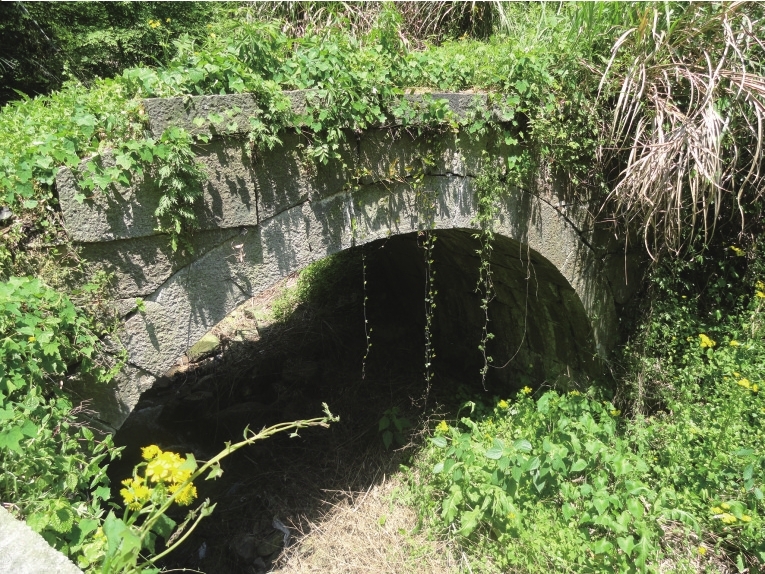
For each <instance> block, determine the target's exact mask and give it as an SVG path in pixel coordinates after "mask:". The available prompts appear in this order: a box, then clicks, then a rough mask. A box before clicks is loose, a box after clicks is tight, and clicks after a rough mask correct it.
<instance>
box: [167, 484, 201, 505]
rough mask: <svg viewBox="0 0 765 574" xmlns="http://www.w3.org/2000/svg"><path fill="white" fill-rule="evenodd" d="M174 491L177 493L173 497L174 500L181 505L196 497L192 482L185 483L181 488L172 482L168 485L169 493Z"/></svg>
mask: <svg viewBox="0 0 765 574" xmlns="http://www.w3.org/2000/svg"><path fill="white" fill-rule="evenodd" d="M176 492H178V494H177V496H176V497H175V502H177V503H178V504H180V505H181V506H188V505H189V504H191V503H192V502H194V499H195V498H196V497H197V487H196V486H194V485H193V484H187V485H186V486H184V487H183V488H181V485H180V484H173V485H172V486H171V487H170V494H175V493H176Z"/></svg>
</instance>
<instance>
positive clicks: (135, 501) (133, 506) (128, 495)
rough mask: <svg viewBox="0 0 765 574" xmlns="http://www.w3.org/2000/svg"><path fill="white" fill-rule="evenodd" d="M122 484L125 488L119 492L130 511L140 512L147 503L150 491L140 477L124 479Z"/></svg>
mask: <svg viewBox="0 0 765 574" xmlns="http://www.w3.org/2000/svg"><path fill="white" fill-rule="evenodd" d="M122 484H124V485H125V488H123V489H122V490H120V494H121V495H122V499H123V500H124V501H125V504H127V507H128V508H129V509H130V510H140V509H141V508H142V507H143V505H144V504H146V503H147V502H149V499H150V498H151V492H152V489H151V488H149V487H148V486H146V484H145V483H144V479H143V478H141V477H140V476H136V477H134V478H126V479H125V480H123V481H122Z"/></svg>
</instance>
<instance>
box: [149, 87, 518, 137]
mask: <svg viewBox="0 0 765 574" xmlns="http://www.w3.org/2000/svg"><path fill="white" fill-rule="evenodd" d="M282 93H283V94H284V95H285V96H286V97H287V98H288V99H289V100H290V106H291V107H292V111H293V113H294V114H296V115H297V116H300V115H302V114H304V113H305V112H306V109H307V107H308V106H309V104H310V103H311V102H312V99H314V98H319V97H320V96H319V93H318V91H317V90H293V91H284V92H282ZM402 99H403V100H405V101H408V102H410V103H411V104H413V105H415V106H418V105H420V106H421V105H425V104H426V103H428V102H430V101H438V100H445V101H446V104H447V105H448V106H449V109H450V110H451V111H452V112H453V113H454V114H455V115H456V116H457V117H458V118H465V117H466V116H467V115H468V114H469V113H470V112H471V110H474V109H476V107H478V108H484V109H488V111H489V112H490V114H491V118H492V119H493V120H495V121H498V122H507V121H509V120H510V119H512V118H511V117H510V116H507V115H506V114H505V112H504V111H503V109H502V107H501V106H499V105H497V104H495V103H492V102H491V97H490V95H489V94H486V93H476V92H426V93H417V94H404V95H403V96H402ZM143 105H144V109H145V111H146V114H147V116H148V118H149V129H150V130H151V133H152V135H153V136H154V137H159V136H160V135H161V134H162V132H163V131H164V130H165V129H167V128H168V127H171V126H176V127H179V128H183V129H184V130H186V131H187V132H189V133H191V134H194V135H197V134H213V135H215V134H226V135H241V134H247V133H249V131H250V118H252V117H257V116H258V115H259V114H260V112H261V108H260V105H259V102H258V96H257V95H256V94H251V93H240V94H222V95H210V96H177V97H172V98H146V99H144V100H143ZM216 115H217V116H219V117H220V118H221V120H220V121H219V122H217V123H215V124H213V123H212V122H211V121H210V116H216ZM400 125H403V122H402V119H401V118H397V117H395V115H392V116H391V123H390V124H389V125H388V127H396V126H400ZM410 125H411V124H410ZM415 125H416V124H415ZM296 127H300V126H299V125H298V126H296Z"/></svg>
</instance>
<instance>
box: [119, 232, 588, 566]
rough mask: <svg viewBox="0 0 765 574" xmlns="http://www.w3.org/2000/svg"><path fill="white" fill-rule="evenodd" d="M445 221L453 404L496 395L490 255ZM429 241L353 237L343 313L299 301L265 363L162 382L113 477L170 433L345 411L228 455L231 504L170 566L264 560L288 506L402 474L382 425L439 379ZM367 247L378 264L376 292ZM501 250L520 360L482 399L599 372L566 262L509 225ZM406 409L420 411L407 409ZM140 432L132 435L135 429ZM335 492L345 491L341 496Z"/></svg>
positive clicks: (502, 316)
mask: <svg viewBox="0 0 765 574" xmlns="http://www.w3.org/2000/svg"><path fill="white" fill-rule="evenodd" d="M433 233H434V234H435V235H436V237H437V241H436V246H435V248H434V253H433V256H434V267H435V270H436V271H437V289H438V291H439V293H438V295H437V307H436V314H435V317H434V328H433V337H434V346H435V348H436V352H437V357H436V360H435V367H436V372H435V380H434V383H433V389H432V393H433V397H432V398H433V400H431V401H430V402H429V405H430V406H431V407H432V405H435V404H443V403H444V402H445V401H447V400H448V397H447V396H446V395H448V394H450V393H453V392H454V390H455V389H457V388H459V387H461V386H468V387H472V388H473V389H474V390H476V392H477V393H482V392H483V391H482V389H481V381H480V377H479V374H478V369H479V367H480V354H479V353H478V350H477V344H478V342H479V338H480V330H481V323H482V319H483V318H482V315H481V312H480V295H478V294H477V293H476V292H475V284H476V280H477V269H478V264H479V259H478V257H477V255H476V248H477V246H478V240H477V239H476V237H475V230H472V229H466V228H456V229H441V230H437V231H434V232H433ZM421 240H422V236H421V234H419V233H418V232H410V233H405V234H400V235H391V236H390V237H386V238H382V239H375V240H372V241H369V242H367V243H365V244H363V245H360V246H356V247H352V248H349V249H346V250H343V252H342V253H340V254H339V255H340V257H341V258H345V260H346V261H349V262H350V263H349V264H348V266H347V269H345V270H344V272H343V274H341V275H340V276H339V277H338V278H336V280H335V282H334V285H333V287H332V288H331V291H332V293H331V296H330V302H329V303H328V304H327V307H328V308H329V309H330V316H329V317H327V316H320V317H313V318H311V317H308V319H300V318H299V316H300V315H301V313H302V312H301V310H300V309H298V312H296V313H294V316H295V317H296V320H295V322H294V323H289V324H287V325H286V326H284V327H283V328H280V327H278V326H277V327H274V329H273V331H264V332H263V334H262V336H261V340H260V341H257V342H255V343H253V345H252V346H251V347H249V350H248V352H247V353H245V355H249V356H250V358H251V363H252V364H251V366H250V367H248V368H245V369H242V368H239V371H243V373H244V374H241V376H240V378H239V379H237V380H233V379H229V376H230V375H229V374H227V373H226V372H225V371H222V370H216V367H214V366H212V365H214V362H213V361H211V362H210V365H211V368H212V371H210V372H203V373H201V376H197V377H195V376H193V375H191V376H189V377H187V378H186V379H184V380H183V381H182V382H181V383H180V385H177V386H172V385H171V386H169V387H168V386H165V385H162V386H160V385H157V387H155V388H153V389H150V390H149V391H148V392H147V393H145V395H144V397H143V399H142V400H141V402H139V404H138V407H137V409H136V410H135V412H134V413H133V415H132V416H131V417H129V418H128V420H127V421H126V423H125V425H124V426H123V428H122V429H121V430H120V431H119V432H118V433H117V436H116V439H117V442H118V443H119V444H128V445H130V446H131V447H132V458H131V450H130V449H129V450H127V451H126V453H125V457H124V458H125V460H124V461H123V463H122V464H121V466H118V465H114V467H113V468H112V469H111V470H110V473H111V476H112V478H113V482H114V484H119V481H120V479H121V478H124V477H125V476H127V475H128V474H129V472H130V470H131V468H132V464H133V463H135V462H137V461H138V460H140V454H139V452H140V451H139V449H138V447H140V446H145V445H147V444H159V446H160V447H161V448H163V449H168V450H174V451H177V452H194V453H195V455H196V456H197V458H199V459H205V458H209V456H210V454H211V453H213V452H215V450H216V449H220V448H221V447H222V445H223V443H224V441H227V440H236V439H237V438H238V437H239V436H241V430H242V428H244V426H245V425H250V426H251V427H252V428H260V427H261V426H264V425H269V424H274V423H276V422H280V421H284V420H293V419H296V418H308V417H311V416H315V415H316V414H317V413H318V412H320V402H322V401H325V402H328V403H329V405H330V407H331V408H332V410H333V412H334V413H335V414H339V415H340V418H341V421H340V423H339V424H338V425H337V426H333V428H331V429H329V430H320V429H311V430H310V431H306V432H305V433H301V437H302V438H301V439H300V440H291V439H289V438H287V437H278V438H274V439H273V440H269V441H267V442H266V443H263V444H262V445H258V446H256V447H253V448H252V449H250V450H244V451H241V452H240V453H238V454H237V457H236V458H233V457H232V458H231V459H230V460H228V459H227V462H226V465H224V469H225V473H224V476H223V478H222V479H221V480H218V481H213V482H211V483H205V484H204V485H203V486H204V488H205V489H206V490H204V491H202V490H200V492H201V493H202V494H201V495H202V496H209V497H210V498H211V499H212V500H214V501H216V502H218V503H219V507H218V510H217V511H216V513H215V514H214V515H213V516H212V517H211V518H209V519H207V520H206V521H203V523H202V526H201V527H200V529H199V530H198V531H197V532H196V533H195V535H194V536H193V537H192V538H191V539H190V541H189V543H188V545H187V546H185V547H182V548H181V549H180V550H179V551H178V552H177V553H176V555H171V558H170V561H169V562H167V563H165V564H164V566H165V567H168V568H180V567H196V568H201V569H203V570H207V571H236V569H237V568H243V567H244V566H243V564H245V563H246V561H247V560H249V561H250V562H251V561H252V559H253V557H252V556H251V555H250V554H248V553H249V552H251V550H248V549H250V548H256V547H258V545H260V544H261V543H263V541H264V540H267V539H270V538H273V536H274V535H275V533H274V532H273V528H272V526H271V522H270V521H271V519H272V517H273V516H277V517H278V518H279V519H280V520H281V521H282V522H283V523H285V524H288V525H290V527H293V528H295V529H297V528H298V527H301V528H303V527H304V526H305V524H310V523H312V522H313V523H315V522H316V521H318V520H320V519H321V516H322V515H323V513H325V512H326V510H327V502H329V503H331V504H335V503H338V501H340V500H341V499H342V497H343V496H345V493H353V492H369V490H370V489H371V488H375V487H376V486H377V485H379V484H380V483H381V481H383V479H384V476H385V475H386V473H387V474H388V476H390V473H391V472H393V471H395V469H396V468H397V464H398V462H399V461H400V459H398V458H396V457H395V456H391V454H390V453H387V452H383V449H382V447H381V444H380V440H379V437H378V436H377V434H376V431H377V425H378V421H379V419H380V417H381V416H382V415H383V414H384V413H385V412H386V410H388V409H389V408H392V407H398V406H402V407H403V408H405V407H406V406H407V405H409V406H410V407H411V406H412V403H416V401H417V400H418V399H419V398H420V397H421V396H422V394H423V393H424V392H425V384H424V381H423V379H422V361H423V330H422V328H423V317H424V308H425V302H424V289H425V285H424V269H425V260H424V255H425V254H424V252H423V249H422V247H421ZM361 253H363V254H364V256H365V261H366V263H367V275H366V279H367V289H366V291H365V290H364V286H363V275H362V273H361V271H362V270H361V268H360V263H359V258H360V255H361ZM491 263H492V265H493V267H494V270H495V278H496V280H495V287H496V292H497V296H496V298H495V300H494V302H493V303H492V305H491V308H490V313H491V315H490V319H491V322H492V330H493V331H494V332H495V333H496V337H495V339H494V340H493V341H492V345H494V347H495V348H493V349H492V350H491V352H492V353H493V354H494V355H495V356H496V357H497V361H498V362H499V360H505V359H506V358H507V357H504V356H503V353H505V352H507V353H512V355H513V361H511V362H510V363H509V364H508V366H507V367H506V368H504V369H492V371H491V375H490V377H489V379H488V380H487V389H488V392H483V395H482V396H485V397H486V400H487V401H490V400H492V397H493V396H495V395H498V396H501V397H502V396H504V397H508V398H509V397H511V396H512V395H513V389H518V388H520V387H521V386H524V385H525V384H529V383H531V381H532V380H533V381H535V382H536V384H540V383H542V382H547V383H554V382H559V383H560V382H561V379H562V378H564V377H565V378H566V379H568V377H571V380H573V383H574V384H575V383H576V382H577V380H578V377H579V376H587V371H588V369H595V370H597V365H596V364H595V363H588V362H587V361H586V360H585V359H583V357H586V356H592V354H594V343H593V340H592V338H591V337H590V336H589V335H590V333H589V329H590V328H589V323H588V320H587V316H586V312H585V309H584V306H583V305H582V303H581V301H580V300H579V299H578V296H577V295H576V292H575V291H574V289H573V287H572V286H571V285H570V284H569V283H568V282H567V281H566V279H565V277H563V275H562V274H561V273H560V272H559V271H558V269H557V268H556V267H555V266H554V265H553V264H552V263H551V262H550V261H548V260H547V259H546V258H544V257H542V256H541V255H539V254H538V253H537V252H535V251H533V250H531V249H529V248H528V246H526V245H523V244H521V243H520V242H518V241H517V240H514V239H510V238H507V237H505V236H503V235H498V236H496V242H495V248H494V253H493V257H492V261H491ZM365 296H368V298H369V299H368V305H367V309H366V311H367V313H368V315H366V316H367V317H368V319H369V321H370V324H371V326H372V328H373V329H374V330H373V332H372V341H373V344H374V347H373V349H372V352H371V353H370V355H369V359H368V363H367V369H366V379H364V380H362V379H361V357H362V356H363V353H364V347H365V341H364V329H363V320H364V318H365V315H364V314H363V313H361V312H360V311H362V309H361V307H362V301H363V298H364V297H365ZM309 315H310V313H309ZM333 315H340V317H338V316H333ZM301 321H303V322H301ZM324 325H326V327H325V326H324ZM269 337H275V338H276V342H277V345H276V346H278V347H280V348H278V349H274V346H275V345H274V344H270V343H269V342H268V341H269ZM531 384H534V383H531ZM427 415H432V412H428V413H426V416H427ZM402 416H406V417H410V415H409V413H408V412H407V411H403V412H402ZM410 418H411V417H410ZM412 420H413V419H412ZM126 433H127V434H130V435H131V437H130V438H129V439H125V438H124V437H125V434H126ZM374 457H376V458H374ZM373 459H374V462H373V463H370V460H373ZM364 465H367V466H368V467H370V468H369V471H368V472H362V471H361V470H360V469H361V468H363V467H364ZM200 488H202V486H200ZM327 492H329V493H332V492H337V493H338V498H334V497H333V495H331V494H330V495H327ZM321 496H324V498H321ZM243 533H246V534H247V536H242V534H243ZM202 544H206V548H207V555H206V557H205V559H204V560H201V559H197V558H196V556H198V549H199V548H200V547H201V545H202ZM245 555H246V556H247V557H246V559H245Z"/></svg>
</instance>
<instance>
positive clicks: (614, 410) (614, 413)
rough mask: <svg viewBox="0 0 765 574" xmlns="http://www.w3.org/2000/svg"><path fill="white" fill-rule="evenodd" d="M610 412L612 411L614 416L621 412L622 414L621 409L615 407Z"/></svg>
mask: <svg viewBox="0 0 765 574" xmlns="http://www.w3.org/2000/svg"><path fill="white" fill-rule="evenodd" d="M609 412H610V413H611V416H612V417H618V416H619V415H620V414H622V411H620V410H619V409H613V410H611V411H609Z"/></svg>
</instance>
